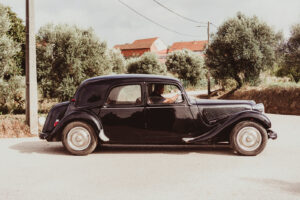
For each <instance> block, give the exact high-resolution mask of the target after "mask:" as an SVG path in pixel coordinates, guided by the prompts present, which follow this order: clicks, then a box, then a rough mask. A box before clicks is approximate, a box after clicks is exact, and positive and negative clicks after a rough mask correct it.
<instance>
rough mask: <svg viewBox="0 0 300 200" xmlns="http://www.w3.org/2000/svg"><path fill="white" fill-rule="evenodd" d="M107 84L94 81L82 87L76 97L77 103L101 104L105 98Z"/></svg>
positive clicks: (86, 104)
mask: <svg viewBox="0 0 300 200" xmlns="http://www.w3.org/2000/svg"><path fill="white" fill-rule="evenodd" d="M106 90H107V86H106V85H105V84H102V83H101V84H100V83H93V84H88V85H85V86H83V87H82V88H80V90H79V91H78V95H77V97H76V104H77V105H79V106H88V105H94V104H97V105H100V104H101V101H102V100H103V99H104V96H105V92H106Z"/></svg>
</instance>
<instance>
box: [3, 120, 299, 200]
mask: <svg viewBox="0 0 300 200" xmlns="http://www.w3.org/2000/svg"><path fill="white" fill-rule="evenodd" d="M268 116H269V117H270V118H271V121H272V122H273V129H274V130H275V131H277V132H278V139H277V140H275V141H272V140H269V141H268V144H267V147H266V149H265V150H264V151H263V152H262V153H261V154H259V155H258V156H255V157H245V156H238V155H236V154H234V153H233V152H232V151H231V150H230V149H228V148H219V149H211V148H198V147H193V148H178V147H174V148H172V147H161V148H153V147H151V148H149V147H148V148H144V147H138V148H136V147H118V148H105V149H98V150H97V151H96V152H95V153H93V154H91V155H88V156H83V157H80V156H71V155H69V154H68V153H67V152H66V151H65V150H64V148H63V146H62V145H61V143H47V142H45V141H41V140H39V139H38V138H22V139H0V159H1V161H0V199H1V200H2V199H3V200H9V199H13V200H16V199H17V200H19V199H20V200H21V199H22V200H35V199H39V200H40V199H43V200H47V199H51V200H53V199H63V200H68V199H70V200H76V199H85V200H87V199H101V200H109V199H129V200H135V199H136V200H141V199H143V200H144V199H149V200H157V199H185V200H186V199H195V200H199V199H205V200H206V199H213V200H214V199H230V200H232V199H238V200H243V199H256V200H259V199H263V200H269V199H280V200H283V199H284V200H289V199H295V200H296V199H300V116H287V115H268Z"/></svg>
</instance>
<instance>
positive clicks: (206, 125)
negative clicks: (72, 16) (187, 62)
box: [39, 74, 277, 156]
mask: <svg viewBox="0 0 300 200" xmlns="http://www.w3.org/2000/svg"><path fill="white" fill-rule="evenodd" d="M270 128H271V122H270V120H269V119H268V117H267V116H266V115H264V106H263V105H262V104H256V103H255V102H254V101H245V100H244V101H239V100H206V99H203V100H202V99H190V98H189V97H188V96H187V94H186V92H185V90H184V88H183V87H182V85H181V83H180V82H179V80H177V79H174V78H170V77H166V76H156V75H136V74H134V75H133V74H132V75H111V76H99V77H95V78H91V79H88V80H85V81H84V82H83V83H82V84H81V85H80V86H79V87H78V89H77V91H76V93H75V95H74V97H73V99H72V100H70V101H68V102H63V103H59V104H57V105H55V106H54V107H53V108H52V109H51V110H50V112H49V114H48V116H47V119H46V121H45V124H44V127H43V131H42V133H40V134H39V137H40V138H41V139H46V140H47V141H62V143H63V145H64V147H65V148H66V149H67V150H68V151H69V152H70V153H72V154H75V155H86V154H89V153H92V152H93V151H94V150H95V148H96V147H97V145H106V144H110V145H113V144H129V145H135V144H139V145H206V146H207V145H213V146H217V145H228V146H231V147H232V148H233V149H234V150H235V151H236V152H238V153H239V154H242V155H249V156H252V155H257V154H259V153H260V152H261V151H262V150H263V149H264V148H265V146H266V144H267V140H268V138H272V139H276V138H277V134H276V133H274V132H273V131H272V130H271V129H270Z"/></svg>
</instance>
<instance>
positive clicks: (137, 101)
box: [100, 83, 145, 144]
mask: <svg viewBox="0 0 300 200" xmlns="http://www.w3.org/2000/svg"><path fill="white" fill-rule="evenodd" d="M142 88H143V87H142V84H140V83H131V84H123V85H117V86H114V87H113V88H111V89H110V91H109V93H108V96H107V99H106V102H105V104H104V106H103V107H102V108H101V111H100V119H101V121H102V125H103V127H104V133H105V135H106V136H107V137H108V138H109V139H110V142H111V143H120V144H124V143H125V144H126V143H127V144H134V143H139V142H140V132H141V131H143V130H144V128H145V116H144V95H143V92H142V91H143V90H142Z"/></svg>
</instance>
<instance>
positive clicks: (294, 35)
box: [277, 24, 300, 82]
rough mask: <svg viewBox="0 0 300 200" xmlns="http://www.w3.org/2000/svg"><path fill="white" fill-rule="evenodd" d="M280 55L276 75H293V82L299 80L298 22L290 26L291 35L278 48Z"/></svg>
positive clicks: (299, 28)
mask: <svg viewBox="0 0 300 200" xmlns="http://www.w3.org/2000/svg"><path fill="white" fill-rule="evenodd" d="M280 52H281V55H282V63H281V68H280V69H279V70H278V71H277V75H279V76H286V75H290V76H292V77H293V79H294V80H295V82H299V80H300V24H296V25H294V26H292V28H291V37H290V38H289V39H288V41H287V42H285V43H283V45H282V46H281V48H280Z"/></svg>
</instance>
